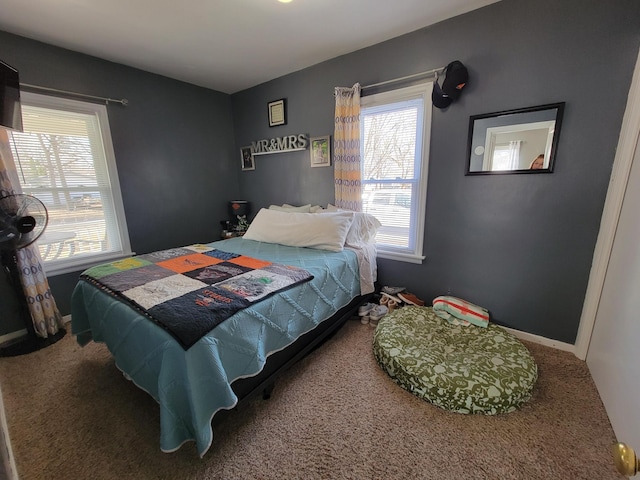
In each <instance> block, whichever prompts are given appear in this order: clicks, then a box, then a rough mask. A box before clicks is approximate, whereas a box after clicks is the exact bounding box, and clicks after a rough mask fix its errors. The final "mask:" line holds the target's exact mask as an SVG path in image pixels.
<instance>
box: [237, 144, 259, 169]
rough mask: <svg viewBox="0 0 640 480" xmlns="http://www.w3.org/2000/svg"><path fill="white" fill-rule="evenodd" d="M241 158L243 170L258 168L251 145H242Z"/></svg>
mask: <svg viewBox="0 0 640 480" xmlns="http://www.w3.org/2000/svg"><path fill="white" fill-rule="evenodd" d="M240 158H241V159H242V170H255V169H256V160H255V157H254V156H253V152H252V151H251V147H242V148H241V149H240Z"/></svg>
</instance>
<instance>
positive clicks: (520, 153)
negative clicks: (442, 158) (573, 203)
mask: <svg viewBox="0 0 640 480" xmlns="http://www.w3.org/2000/svg"><path fill="white" fill-rule="evenodd" d="M563 111H564V103H554V104H550V105H540V106H537V107H529V108H522V109H518V110H508V111H504V112H495V113H488V114H483V115H474V116H472V117H471V119H470V124H469V159H468V163H467V175H481V174H495V173H543V172H547V173H548V172H552V171H553V164H554V157H555V150H556V145H557V142H558V136H559V133H560V124H561V121H562V113H563Z"/></svg>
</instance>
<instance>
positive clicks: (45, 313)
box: [0, 128, 64, 338]
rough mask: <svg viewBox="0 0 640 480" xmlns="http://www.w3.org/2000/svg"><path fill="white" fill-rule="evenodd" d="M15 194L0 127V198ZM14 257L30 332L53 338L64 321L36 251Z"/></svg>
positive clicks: (6, 144)
mask: <svg viewBox="0 0 640 480" xmlns="http://www.w3.org/2000/svg"><path fill="white" fill-rule="evenodd" d="M15 193H20V182H19V179H18V174H17V172H16V166H15V163H14V161H13V155H12V154H11V146H10V144H9V136H8V134H7V131H6V130H5V129H4V128H0V197H4V196H7V195H13V194H15ZM16 256H17V260H18V268H19V270H20V281H21V282H22V290H23V291H24V295H25V298H26V299H27V303H28V305H29V313H31V319H32V322H33V329H34V330H35V333H36V334H37V335H38V336H40V337H43V338H47V337H48V336H49V335H55V334H56V333H58V329H59V328H62V327H63V325H64V322H63V320H62V315H61V314H60V311H59V310H58V307H57V305H56V301H55V299H54V298H53V295H52V294H51V289H50V288H49V282H48V280H47V276H46V275H45V273H44V269H43V268H42V258H41V257H40V251H39V250H38V247H36V246H35V245H33V244H32V245H29V246H28V247H24V248H21V249H19V250H17V252H16Z"/></svg>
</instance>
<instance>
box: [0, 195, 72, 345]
mask: <svg viewBox="0 0 640 480" xmlns="http://www.w3.org/2000/svg"><path fill="white" fill-rule="evenodd" d="M48 218H49V217H48V213H47V208H46V207H45V205H44V203H42V202H41V201H40V200H38V199H37V198H36V197H34V196H31V195H24V194H15V195H7V196H4V197H1V198H0V261H1V264H2V270H4V271H5V274H6V275H7V280H8V283H9V284H10V285H11V287H12V288H13V290H14V291H15V295H16V298H17V299H18V304H19V305H20V316H21V318H22V319H23V321H24V324H25V326H26V329H27V335H26V337H24V336H23V337H20V338H18V339H16V340H15V341H13V342H7V344H5V345H2V346H0V357H12V356H16V355H24V354H27V353H31V352H34V351H36V350H40V349H41V348H44V347H46V346H48V345H51V344H53V343H55V342H57V341H58V340H60V339H61V338H62V337H63V336H64V335H65V333H66V331H65V330H64V329H60V330H59V331H58V333H57V334H56V335H54V336H49V337H48V338H42V337H40V336H38V335H37V334H36V332H35V329H34V327H33V322H32V320H31V314H30V313H29V307H28V304H27V299H26V298H25V295H24V292H23V291H22V285H21V282H20V271H19V269H18V254H17V252H18V250H19V249H21V248H24V247H26V246H29V245H31V244H32V243H33V242H35V241H36V240H37V239H38V238H39V237H40V235H42V234H43V233H44V229H45V228H46V227H47V222H48Z"/></svg>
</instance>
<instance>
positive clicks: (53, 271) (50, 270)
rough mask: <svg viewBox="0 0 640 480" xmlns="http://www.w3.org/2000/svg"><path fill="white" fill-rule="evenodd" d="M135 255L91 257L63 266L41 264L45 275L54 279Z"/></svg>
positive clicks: (122, 254)
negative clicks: (57, 276)
mask: <svg viewBox="0 0 640 480" xmlns="http://www.w3.org/2000/svg"><path fill="white" fill-rule="evenodd" d="M132 255H135V253H133V252H129V253H127V252H119V253H113V254H107V255H100V256H99V257H96V256H93V257H89V258H83V259H78V260H76V261H75V262H64V264H57V265H56V264H50V265H46V264H45V263H44V262H43V264H42V266H43V268H44V271H45V273H46V274H47V276H48V277H55V276H56V275H63V274H65V273H71V272H82V271H84V270H86V269H87V268H90V267H93V266H95V265H100V264H101V263H107V262H113V261H114V260H119V259H121V258H127V257H131V256H132Z"/></svg>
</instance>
